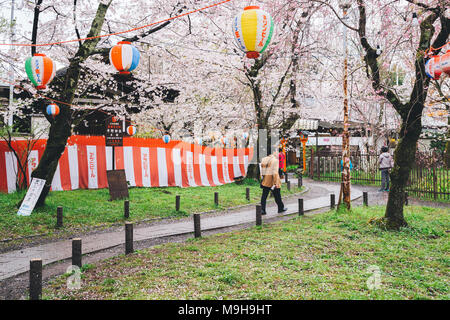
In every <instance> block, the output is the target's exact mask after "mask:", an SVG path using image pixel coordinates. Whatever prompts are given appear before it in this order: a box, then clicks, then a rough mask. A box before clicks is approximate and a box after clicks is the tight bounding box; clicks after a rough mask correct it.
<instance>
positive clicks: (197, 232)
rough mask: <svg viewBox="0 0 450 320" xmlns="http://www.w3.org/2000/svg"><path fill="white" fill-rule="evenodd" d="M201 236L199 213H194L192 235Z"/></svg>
mask: <svg viewBox="0 0 450 320" xmlns="http://www.w3.org/2000/svg"><path fill="white" fill-rule="evenodd" d="M201 236H202V228H201V226H200V214H199V213H195V214H194V237H196V238H200V237H201Z"/></svg>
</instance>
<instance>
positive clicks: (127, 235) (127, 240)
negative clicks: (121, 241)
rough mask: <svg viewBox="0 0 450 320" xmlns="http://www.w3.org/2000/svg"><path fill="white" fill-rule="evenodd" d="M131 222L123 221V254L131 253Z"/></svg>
mask: <svg viewBox="0 0 450 320" xmlns="http://www.w3.org/2000/svg"><path fill="white" fill-rule="evenodd" d="M133 251H134V250H133V224H132V223H131V222H126V223H125V254H130V253H133Z"/></svg>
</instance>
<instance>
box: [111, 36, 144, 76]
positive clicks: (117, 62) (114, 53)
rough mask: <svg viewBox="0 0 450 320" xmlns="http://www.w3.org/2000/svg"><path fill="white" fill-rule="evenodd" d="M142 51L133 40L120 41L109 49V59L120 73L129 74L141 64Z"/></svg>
mask: <svg viewBox="0 0 450 320" xmlns="http://www.w3.org/2000/svg"><path fill="white" fill-rule="evenodd" d="M139 59H140V53H139V51H138V49H136V47H134V46H132V45H131V42H128V41H120V42H119V43H117V45H115V46H114V47H112V48H111V50H110V51H109V61H110V62H111V64H112V65H113V66H114V68H116V69H117V71H119V73H120V74H129V73H130V71H133V70H134V69H136V67H137V66H138V64H139Z"/></svg>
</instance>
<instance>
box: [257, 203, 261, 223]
mask: <svg viewBox="0 0 450 320" xmlns="http://www.w3.org/2000/svg"><path fill="white" fill-rule="evenodd" d="M256 225H257V226H260V225H262V215H261V205H259V204H257V205H256Z"/></svg>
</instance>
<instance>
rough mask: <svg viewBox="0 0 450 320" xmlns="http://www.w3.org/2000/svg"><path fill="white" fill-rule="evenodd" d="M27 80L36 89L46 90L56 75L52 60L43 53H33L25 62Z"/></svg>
mask: <svg viewBox="0 0 450 320" xmlns="http://www.w3.org/2000/svg"><path fill="white" fill-rule="evenodd" d="M25 71H26V72H27V76H28V79H30V81H31V83H33V85H34V86H36V89H38V90H41V89H46V88H47V84H49V83H50V82H51V81H52V80H53V78H54V77H55V74H56V66H55V63H54V62H53V60H52V59H50V58H49V57H47V56H46V55H45V54H43V53H35V54H34V55H33V56H32V57H31V58H28V59H27V60H26V61H25Z"/></svg>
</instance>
